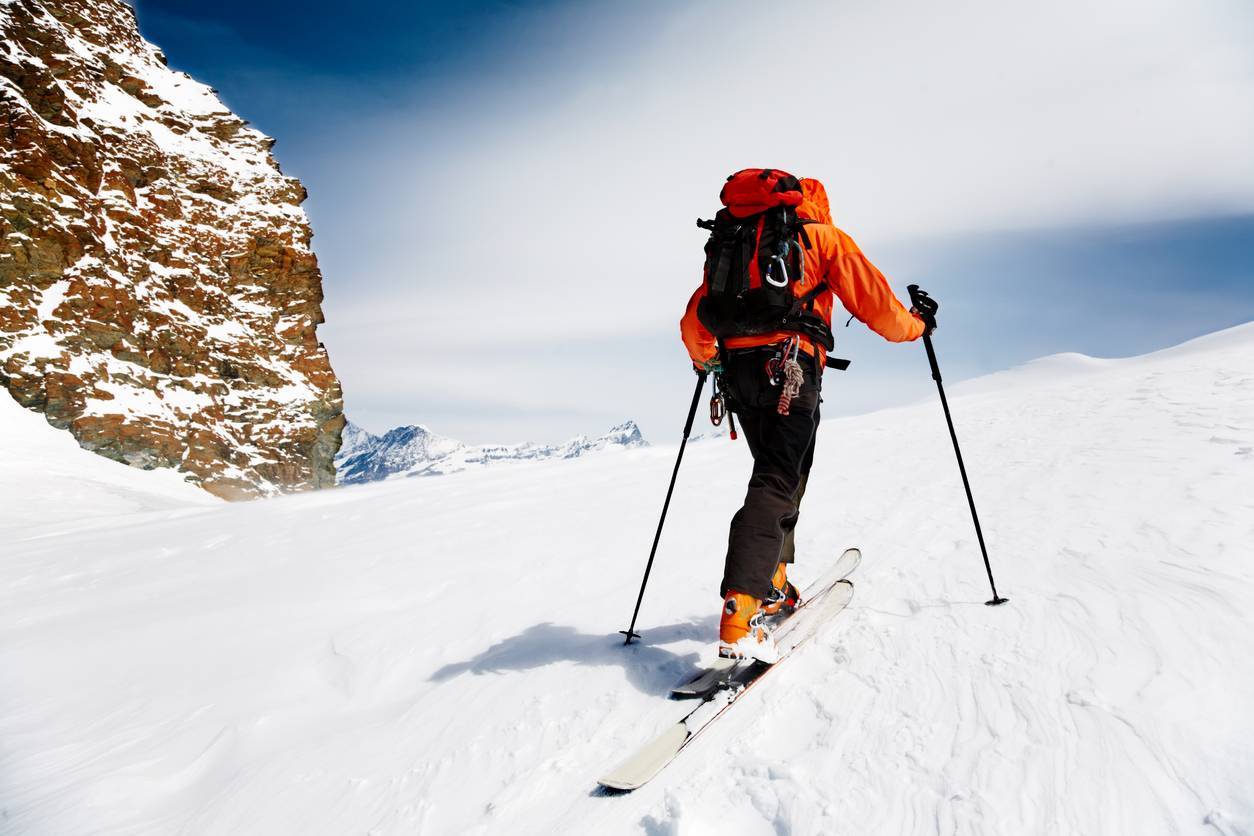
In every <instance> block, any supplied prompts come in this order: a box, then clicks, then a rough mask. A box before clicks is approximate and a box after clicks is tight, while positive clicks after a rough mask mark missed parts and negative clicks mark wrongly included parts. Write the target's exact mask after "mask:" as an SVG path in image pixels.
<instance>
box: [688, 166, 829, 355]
mask: <svg viewBox="0 0 1254 836" xmlns="http://www.w3.org/2000/svg"><path fill="white" fill-rule="evenodd" d="M764 175H765V176H764ZM727 179H728V183H727V185H726V186H724V188H723V192H722V194H721V195H720V197H721V198H722V199H723V202H724V203H725V204H727V207H728V208H725V209H722V210H720V211H719V212H718V214H717V215H715V216H714V220H712V221H703V220H698V221H697V226H699V227H701V228H702V229H707V230H709V231H710V238H709V240H708V241H707V242H706V244H705V298H703V299H702V300H701V302H700V303H699V305H698V307H697V318H698V319H700V320H701V324H702V325H704V326H705V327H706V328H707V329H709V331H710V333H712V334H713V335H714V336H715V337H718V338H719V339H720V341H721V340H722V339H725V338H728V337H748V336H756V335H759V334H769V333H772V332H775V331H790V332H795V333H799V334H805V335H806V336H808V337H810V338H811V339H813V340H814V341H815V342H817V343H819V344H820V345H822V346H823V347H824V348H825V349H827V350H828V351H831V350H832V347H833V346H834V345H835V340H834V339H833V337H832V329H831V327H830V326H829V325H828V324H827V322H825V321H824V319H823V318H822V317H821V316H819V315H818V314H817V313H815V311H814V301H815V300H816V299H817V298H818V297H819V296H820V295H821V294H822V293H823V292H824V291H825V290H827V285H826V283H825V282H823V281H822V280H819V281H818V282H817V283H816V284H815V286H814V287H813V288H812V289H811V290H809V291H807V292H805V293H804V294H802V295H800V296H799V295H798V294H797V292H796V288H797V286H798V284H799V283H801V282H802V281H803V277H804V270H805V252H804V249H809V248H810V246H811V244H810V238H809V236H808V235H807V234H806V231H805V227H806V225H807V224H811V223H815V221H811V220H809V219H808V218H801V217H798V216H797V210H796V205H797V203H799V202H800V192H801V187H800V183H799V182H798V181H797V179H796V178H794V177H792V176H791V175H788V174H785V173H783V172H778V171H777V170H772V169H765V170H761V169H748V170H746V171H741V172H737V173H736V174H733V175H732V176H731V177H729V178H727ZM773 199H774V200H778V204H777V205H773V206H769V208H765V209H763V210H762V211H758V212H754V213H753V214H748V215H745V216H743V217H737V216H736V214H733V211H732V210H733V209H740V210H741V211H742V212H743V210H744V208H745V207H746V206H749V207H753V208H756V207H759V206H762V205H763V204H769V203H770V202H772V200H773ZM803 248H804V249H803Z"/></svg>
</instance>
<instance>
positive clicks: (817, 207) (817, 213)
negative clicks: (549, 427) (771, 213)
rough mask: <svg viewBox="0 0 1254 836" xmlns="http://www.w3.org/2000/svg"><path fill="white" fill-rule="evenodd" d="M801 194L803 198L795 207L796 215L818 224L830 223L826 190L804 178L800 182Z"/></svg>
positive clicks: (816, 181)
mask: <svg viewBox="0 0 1254 836" xmlns="http://www.w3.org/2000/svg"><path fill="white" fill-rule="evenodd" d="M801 193H802V195H804V197H803V198H802V201H801V205H800V206H798V207H797V214H798V215H801V216H802V217H803V218H809V219H810V220H813V221H818V222H820V223H825V224H830V223H832V208H831V206H830V205H828V202H827V189H825V188H823V184H822V183H820V182H819V181H818V180H815V179H814V178H812V177H806V178H804V179H802V181H801Z"/></svg>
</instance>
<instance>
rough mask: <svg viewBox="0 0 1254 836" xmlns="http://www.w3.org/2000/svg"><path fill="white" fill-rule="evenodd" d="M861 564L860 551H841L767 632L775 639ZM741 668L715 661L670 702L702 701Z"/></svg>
mask: <svg viewBox="0 0 1254 836" xmlns="http://www.w3.org/2000/svg"><path fill="white" fill-rule="evenodd" d="M861 562H862V552H861V551H860V550H858V549H845V551H844V552H843V553H842V554H841V555H840V557H838V558H836V563H835V564H833V565H832V567H831V568H830V569H828V570H827V571H826V572H824V573H823V574H822V575H821V576H820V577H819V578H818V579H817V580H815V581H814V582H813V583H811V584H810V585H809V586H808V587H806V590H805V592H803V593H802V594H801V603H800V604H799V605H798V606H797V608H796V609H795V610H793V611H792V612H791V613H789V614H788V615H786V616H782V617H780V618H778V619H776V620H774V621H773V623H772V624H771V628H772V632H774V633H775V634H776V637H777V638H778V636H779V631H780V630H782V629H783V625H785V624H787V623H788V622H789V621H791V620H792V619H793V618H795V617H796V616H797V615H798V614H799V613H801V612H804V611H805V610H806V608H807V607H808V606H809V605H810V602H811V601H814V600H816V599H818V598H821V597H822V596H823V595H824V594H825V593H826V591H827V590H829V589H831V587H832V586H833V585H834V584H836V583H838V582H840V581H842V580H844V579H845V578H847V577H849V576H850V575H851V574H853V570H854V569H857V568H858V564H859V563H861ZM748 661H752V660H748ZM745 664H747V662H746V661H744V660H740V659H723V658H721V657H720V658H716V659H715V660H714V662H713V663H712V664H711V665H710V666H709V667H708V668H705V669H703V670H700V671H698V672H697V673H696V675H695V676H693V677H692V678H691V679H688V680H686V681H684V682H682V683H681V684H679V685H676V686H675V687H674V688H672V689H671V699H678V700H685V699H696V698H701V699H705V698H707V697H709V696H710V695H711V694H713V693H714V692H715V691H717V690H718V689H719V688H720V687H722V686H723V684H724V683H726V682H727V681H728V680H730V679H731V678H732V677H733V676H734V675H735V674H736V670H737V669H738V668H740V667H742V666H744V665H745Z"/></svg>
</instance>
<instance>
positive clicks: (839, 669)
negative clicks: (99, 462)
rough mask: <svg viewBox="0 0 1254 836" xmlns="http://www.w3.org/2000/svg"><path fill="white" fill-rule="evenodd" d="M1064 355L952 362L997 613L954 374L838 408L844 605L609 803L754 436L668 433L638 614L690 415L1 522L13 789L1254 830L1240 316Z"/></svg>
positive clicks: (1251, 499) (690, 826)
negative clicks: (873, 407) (636, 427)
mask: <svg viewBox="0 0 1254 836" xmlns="http://www.w3.org/2000/svg"><path fill="white" fill-rule="evenodd" d="M1076 365H1077V364H1076V363H1073V362H1072V363H1069V362H1063V363H1038V364H1035V365H1034V366H1033V368H1031V369H1028V370H1026V371H1018V372H1011V373H1006V374H1004V375H1001V376H999V377H997V378H995V379H993V380H991V381H990V380H986V381H983V382H977V383H976V384H973V385H971V386H967V387H957V388H956V389H955V391H954V392H953V397H952V406H953V410H954V416H955V420H956V422H957V425H958V430H959V434H960V436H961V438H962V440H963V442H964V453H965V454H966V456H967V459H968V465H969V468H970V471H971V476H972V481H973V485H974V488H975V491H976V498H977V500H978V501H979V503H980V511H981V515H982V519H983V522H984V524H985V528H986V533H987V535H988V540H989V546H990V550H991V554H992V559H993V565H994V569H995V570H996V571H997V576H998V583H999V588H1000V589H1001V591H1002V592H1004V593H1005V594H1006V595H1008V596H1009V598H1010V604H1009V605H1008V606H1006V607H1001V608H998V609H990V608H988V607H985V606H983V604H982V602H983V601H984V600H985V598H987V593H988V590H987V584H986V580H985V578H984V574H983V569H982V566H981V565H980V557H979V552H978V549H977V547H976V544H975V539H974V535H973V532H972V529H971V523H970V519H969V517H968V516H967V511H966V507H965V501H964V499H963V496H962V492H961V485H960V483H959V480H958V475H957V472H956V468H955V466H954V462H953V454H952V450H951V449H950V446H949V440H948V437H947V434H946V431H945V428H944V422H943V419H942V417H941V414H940V409H939V406H938V404H936V403H935V402H926V403H920V404H918V405H916V406H913V407H909V408H904V409H897V410H891V411H885V412H879V413H875V414H871V415H865V416H859V417H854V418H845V419H839V420H831V421H828V422H826V423H825V424H824V426H823V428H822V429H821V430H820V436H819V439H818V450H817V461H816V465H815V472H814V478H813V479H812V481H811V485H810V489H809V493H808V494H807V497H806V506H805V508H804V509H803V515H802V519H801V523H800V527H799V530H798V547H799V548H798V554H799V560H800V563H799V566H798V569H797V573H796V574H797V575H798V576H799V578H800V579H801V581H802V582H804V581H805V580H806V579H808V578H809V577H811V576H813V574H815V573H817V572H818V571H819V570H820V568H821V567H822V566H824V565H825V563H826V562H828V561H830V560H832V559H833V558H834V557H835V555H837V554H838V553H839V551H840V550H841V549H842V548H843V547H845V546H847V545H851V544H856V545H859V546H861V547H862V549H863V551H864V553H865V561H864V563H863V565H862V567H861V569H859V571H858V572H857V574H856V575H855V576H854V580H855V582H856V583H857V592H856V594H855V596H854V599H853V603H852V604H851V606H850V608H849V610H847V611H846V612H845V613H844V614H842V616H841V617H840V618H839V619H838V620H837V621H835V622H833V623H832V624H831V625H830V627H829V628H828V629H827V630H825V631H824V633H823V634H822V635H820V636H819V637H818V638H817V639H816V640H815V642H814V643H813V644H812V645H810V646H809V647H808V648H807V649H806V650H805V651H804V652H802V653H800V654H798V656H797V657H795V658H794V659H792V660H790V661H789V663H788V666H787V667H786V668H783V669H781V670H779V671H778V672H776V673H775V674H773V675H772V681H771V682H770V683H769V685H767V686H765V687H763V688H762V689H761V690H759V691H755V692H754V693H753V694H751V695H748V696H747V697H746V698H745V699H744V700H742V701H741V702H740V703H738V704H737V706H736V707H735V708H734V709H733V710H732V711H731V712H730V713H729V714H728V715H727V717H726V718H724V720H723V721H720V724H719V726H718V727H717V728H716V729H713V730H711V732H710V733H709V734H708V735H706V736H704V737H703V738H702V739H701V740H700V741H698V743H697V744H695V745H694V746H693V747H691V748H690V749H689V750H688V751H686V752H685V753H684V754H683V755H682V756H681V757H680V759H679V760H677V761H676V762H675V763H674V764H672V765H671V766H670V767H668V769H667V770H666V771H665V772H663V773H662V775H661V776H659V777H658V778H657V779H656V780H655V781H654V782H653V783H651V784H650V785H648V786H647V787H645V788H644V789H642V790H640V791H638V792H636V793H634V794H632V795H628V796H622V797H600V796H598V795H596V794H594V793H593V792H592V789H593V786H594V780H595V778H596V777H597V775H598V774H600V773H601V772H602V771H603V770H605V769H606V768H607V767H609V766H611V765H613V764H614V763H615V762H616V760H617V759H618V757H619V756H620V755H621V754H622V753H623V752H624V751H626V750H628V749H630V748H631V747H634V746H635V745H637V744H639V743H640V742H642V741H643V740H645V739H647V738H648V737H649V736H651V735H652V734H654V733H655V732H656V731H658V730H659V729H660V728H662V727H664V726H665V725H666V724H667V723H669V722H672V721H673V720H674V719H675V718H676V717H677V716H679V715H680V714H682V713H683V711H684V710H686V709H685V707H684V706H682V705H677V704H675V703H670V702H668V701H666V700H665V699H664V694H665V693H666V691H667V689H668V688H669V687H670V686H671V685H672V684H674V683H675V681H676V680H678V679H679V678H680V677H682V676H683V675H684V674H686V673H687V672H688V671H689V670H690V669H691V667H692V666H693V664H694V663H695V662H696V661H697V659H698V658H699V656H700V654H701V653H702V652H703V651H704V650H705V648H706V647H707V645H708V642H709V641H710V640H711V639H712V637H713V631H714V628H715V624H716V610H717V581H718V577H719V573H720V568H721V560H722V551H723V547H724V540H725V537H726V523H727V519H728V517H729V516H730V515H731V513H732V512H733V510H734V509H735V508H736V507H737V505H738V503H739V500H740V497H741V494H742V491H743V482H744V480H745V477H746V475H747V472H748V467H749V462H748V455H747V451H746V450H745V449H744V448H743V446H741V445H740V444H739V443H731V442H726V441H711V442H709V443H704V444H700V445H695V446H693V447H692V448H691V449H690V450H689V453H688V457H687V459H686V461H685V464H684V469H683V471H682V472H681V474H680V480H679V485H678V488H677V492H676V498H675V503H674V506H673V508H672V516H671V523H670V526H669V528H668V529H667V531H666V533H665V535H664V537H663V540H662V547H661V550H660V553H659V556H658V562H657V565H656V567H655V570H654V578H653V581H652V583H651V587H650V590H649V593H648V596H647V597H646V600H645V603H644V607H643V610H642V613H641V620H640V624H639V628H640V630H641V632H642V633H643V634H644V640H643V643H642V644H639V645H636V646H633V647H631V648H623V647H622V646H621V637H620V636H618V635H617V632H616V631H617V630H619V629H622V628H623V627H625V626H626V620H627V617H628V616H629V613H630V608H631V604H632V602H633V600H634V595H635V590H636V585H637V583H638V582H639V577H640V571H641V569H642V564H643V560H644V557H645V555H646V553H647V550H648V545H649V542H650V539H651V536H652V533H653V526H654V524H655V522H656V514H657V511H658V508H659V504H660V502H661V498H662V492H663V491H664V489H665V485H666V481H667V478H668V477H669V474H670V468H671V464H672V461H673V456H674V452H675V449H674V447H673V446H669V447H665V446H662V447H655V448H641V449H629V450H621V451H611V452H607V453H605V454H603V455H599V456H594V457H587V458H582V459H578V460H574V461H549V462H538V463H535V464H527V465H520V466H517V467H509V468H501V469H483V470H478V471H468V472H465V473H460V474H455V475H452V476H449V477H446V478H442V479H403V480H397V481H394V482H384V483H379V484H374V485H365V486H361V487H351V488H345V489H342V490H336V491H324V492H320V493H317V494H309V495H301V496H291V497H283V498H279V499H272V500H264V501H262V502H256V503H250V504H246V505H225V504H221V505H213V506H204V505H197V504H194V503H193V502H191V501H188V502H185V503H184V502H182V500H181V499H179V498H177V497H175V496H173V495H172V494H171V495H169V496H167V497H165V498H164V499H163V500H162V502H168V503H170V504H169V505H164V506H161V507H158V506H152V505H150V506H146V507H144V508H136V509H133V512H131V513H127V514H125V515H118V516H116V517H108V518H99V517H98V518H96V519H95V521H94V522H93V524H92V525H91V526H90V528H85V527H84V526H83V525H81V523H80V522H79V521H78V520H77V519H76V516H77V513H76V509H75V508H74V507H64V508H62V509H61V511H60V514H59V516H58V517H56V518H51V519H50V518H41V517H39V516H35V517H34V518H32V519H22V518H20V517H19V518H11V517H10V518H6V519H5V520H4V523H3V535H4V537H5V540H6V542H7V544H8V548H7V550H6V554H5V558H4V560H3V561H0V572H2V573H3V574H2V575H0V666H2V668H3V670H4V671H5V672H6V677H5V687H4V688H3V689H0V822H3V829H4V831H5V832H6V833H84V832H99V831H112V832H128V833H130V832H142V833H168V832H194V833H278V832H284V833H328V834H331V833H347V832H354V833H362V832H371V833H418V832H421V833H511V834H512V833H554V832H564V833H611V832H613V833H620V832H646V833H654V834H663V833H683V834H688V833H694V834H695V833H714V832H717V833H729V832H736V833H750V834H756V833H803V834H809V833H825V834H831V833H848V834H865V833H954V832H960V833H988V834H1007V833H1086V834H1089V833H1138V834H1145V833H1220V834H1242V833H1251V832H1254V800H1252V799H1251V794H1250V786H1251V783H1250V778H1251V776H1252V775H1254V713H1252V712H1251V711H1250V710H1249V706H1250V705H1251V704H1254V652H1251V651H1252V650H1254V648H1251V639H1250V635H1251V633H1250V615H1249V613H1250V611H1251V607H1254V573H1252V572H1251V568H1250V567H1251V564H1250V548H1251V541H1252V539H1251V538H1252V535H1254V492H1251V490H1250V487H1251V484H1254V324H1249V325H1245V326H1241V327H1239V328H1235V329H1231V330H1229V331H1227V332H1223V333H1221V334H1218V335H1214V336H1212V337H1209V338H1205V339H1202V340H1197V341H1194V342H1193V343H1189V344H1186V345H1184V346H1181V347H1178V348H1176V349H1172V350H1168V351H1164V352H1159V353H1156V354H1153V355H1149V356H1146V357H1141V358H1135V359H1131V360H1120V361H1101V362H1092V363H1088V362H1086V363H1083V364H1081V365H1082V366H1083V368H1081V369H1077V368H1075V367H1076ZM923 371H925V367H924V368H923ZM1025 375H1028V376H1029V377H1030V381H1029V382H1028V383H1023V382H1022V381H1023V380H1026V379H1028V378H1025ZM964 389H965V390H967V391H966V393H965V394H964V393H963V390H964ZM833 396H836V397H838V393H837V392H835V391H834V392H833ZM684 398H686V393H676V399H677V401H679V400H682V399H684ZM2 416H3V414H2V413H0V417H2ZM18 466H20V467H23V468H34V467H35V463H32V462H26V463H22V462H19V463H18ZM59 481H61V482H64V483H67V484H68V483H72V482H73V481H74V478H73V477H70V476H69V475H65V476H62V477H60V479H59ZM0 484H3V485H4V496H3V497H2V499H3V501H4V504H5V505H6V506H8V507H15V506H20V504H21V503H22V502H23V501H25V496H24V494H23V489H22V487H21V483H20V481H18V480H6V481H4V482H3V483H0ZM180 487H181V486H180Z"/></svg>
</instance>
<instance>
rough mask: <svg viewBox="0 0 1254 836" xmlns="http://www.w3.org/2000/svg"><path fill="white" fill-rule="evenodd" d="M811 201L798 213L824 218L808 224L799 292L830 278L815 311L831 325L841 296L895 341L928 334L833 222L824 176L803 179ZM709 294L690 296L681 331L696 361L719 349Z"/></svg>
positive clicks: (775, 337) (811, 349)
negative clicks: (707, 309) (709, 321)
mask: <svg viewBox="0 0 1254 836" xmlns="http://www.w3.org/2000/svg"><path fill="white" fill-rule="evenodd" d="M801 186H802V190H803V191H804V193H805V200H804V201H803V202H802V203H801V205H800V206H798V207H797V214H798V215H800V216H801V217H803V218H810V219H811V220H814V221H818V223H813V224H807V225H806V228H805V229H806V235H808V236H809V238H810V243H811V244H812V246H811V247H810V248H809V249H807V250H804V252H805V261H806V263H805V281H804V283H802V284H801V285H800V286H798V287H797V288H796V289H795V291H796V293H797V295H798V296H800V295H802V294H804V293H806V292H807V291H809V290H810V289H811V288H813V287H814V286H815V282H817V281H823V282H826V283H827V287H828V289H829V290H830V291H831V292H830V293H822V294H820V295H819V297H818V299H816V300H815V304H814V311H815V313H817V314H818V315H819V316H821V317H823V319H824V321H826V322H827V324H828V325H831V322H832V306H833V304H834V299H833V294H835V296H837V297H839V298H840V301H841V303H842V304H844V306H845V308H846V310H848V311H849V313H851V314H853V315H854V316H855V317H856V318H857V319H858V320H860V321H862V322H864V323H866V325H867V327H869V328H870V329H871V330H872V331H874V332H875V333H877V334H879V335H880V336H881V337H883V338H884V339H887V340H892V341H893V342H909V341H910V340H917V339H918V338H919V337H921V336H923V320H921V319H919V318H918V317H917V316H915V315H913V314H911V313H910V312H909V311H908V310H907V309H906V307H905V306H904V305H902V304H901V302H899V301H897V297H896V296H894V295H893V291H892V288H890V287H889V286H888V280H887V279H885V278H884V274H883V273H881V272H880V271H879V270H877V269H876V268H875V265H874V264H872V263H871V262H870V261H868V260H867V258H866V256H864V255H863V254H862V251H861V250H860V249H858V245H857V244H855V243H854V242H853V239H852V238H850V237H849V236H848V235H846V234H845V233H844V232H842V231H840V230H839V229H837V228H836V227H835V226H833V225H832V215H831V210H830V209H829V208H828V203H827V192H826V191H825V190H824V189H823V184H822V183H820V182H819V181H818V180H810V179H806V180H802V181H801ZM704 297H705V281H704V280H702V282H701V286H700V287H698V288H697V290H696V292H695V293H693V294H692V298H691V299H690V300H688V309H687V310H686V311H685V312H684V317H683V319H681V320H680V321H679V332H680V334H681V335H682V337H683V340H684V346H685V347H687V349H688V356H690V357H691V358H692V360H693V362H694V363H697V364H701V363H704V362H707V361H709V360H712V359H713V358H714V356H715V355H716V354H717V353H718V342H717V340H716V339H715V338H714V335H713V334H711V333H710V332H709V331H708V330H706V327H705V326H704V325H702V324H701V321H700V320H699V319H697V304H698V303H699V302H700V301H701V300H702V299H703V298H704ZM791 336H794V335H793V334H789V333H786V332H783V331H777V332H775V333H772V334H760V335H758V336H753V337H732V338H730V339H727V340H725V344H726V346H727V347H728V348H751V347H753V346H759V345H769V344H770V343H776V342H780V341H781V340H786V339H788V338H789V337H791ZM801 347H802V349H804V350H805V351H806V352H807V353H809V354H814V353H815V352H816V351H817V352H818V356H819V359H820V360H823V359H824V352H823V347H822V346H817V345H815V344H814V343H813V341H812V340H810V338H809V337H806V336H802V337H801Z"/></svg>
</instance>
